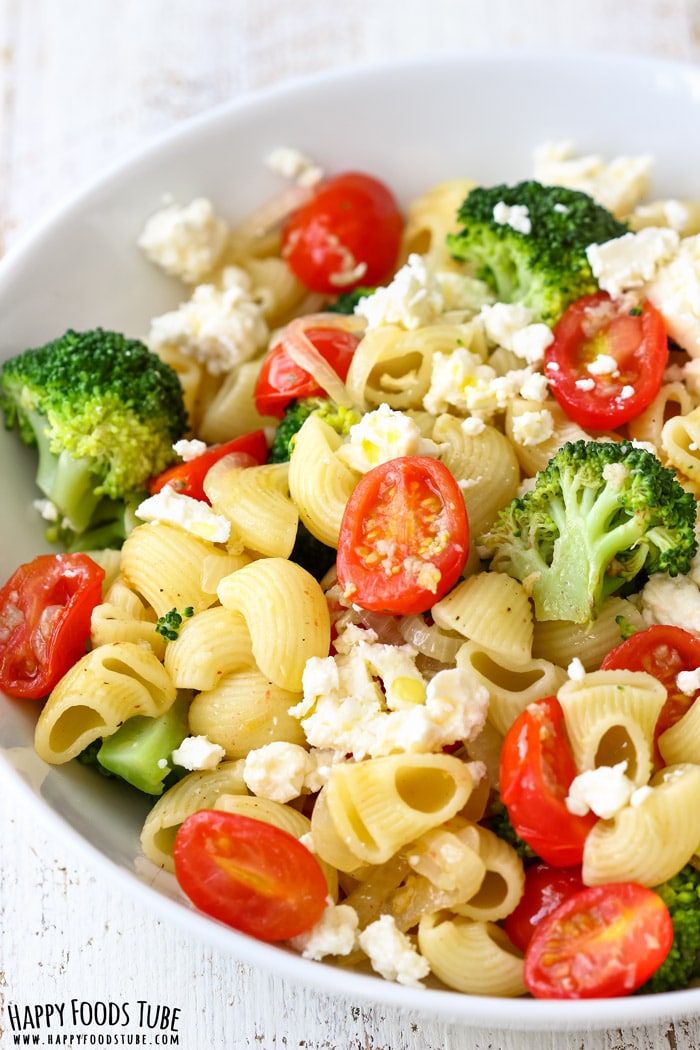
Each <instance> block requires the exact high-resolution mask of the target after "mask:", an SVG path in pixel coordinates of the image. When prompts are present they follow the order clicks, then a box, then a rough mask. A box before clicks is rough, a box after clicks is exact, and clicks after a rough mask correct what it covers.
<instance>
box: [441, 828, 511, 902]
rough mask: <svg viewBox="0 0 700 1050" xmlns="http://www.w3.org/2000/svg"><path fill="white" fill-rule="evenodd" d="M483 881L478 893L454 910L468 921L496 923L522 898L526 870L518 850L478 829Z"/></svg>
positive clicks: (495, 836)
mask: <svg viewBox="0 0 700 1050" xmlns="http://www.w3.org/2000/svg"><path fill="white" fill-rule="evenodd" d="M475 828H476V832H477V835H478V839H479V844H478V850H479V857H480V859H481V861H482V862H483V865H484V869H485V870H484V877H483V879H482V881H481V883H480V885H479V887H478V889H477V890H476V892H475V893H474V894H472V895H470V896H469V897H466V898H465V900H464V902H463V903H459V904H455V905H453V907H452V910H453V911H455V912H457V913H458V914H459V915H464V916H466V917H467V918H469V919H477V920H479V921H481V922H488V921H491V922H497V921H498V920H499V919H504V918H505V917H506V915H510V913H511V912H512V911H513V909H514V908H515V906H516V905H517V903H518V901H519V900H520V898H521V897H522V895H523V889H524V888H525V869H524V867H523V862H522V860H521V859H520V857H519V856H518V854H517V853H516V851H515V849H514V848H513V847H512V846H511V845H510V844H509V843H508V842H505V841H504V839H501V838H499V837H498V835H495V834H494V833H493V832H492V831H489V830H488V828H484V827H481V826H480V825H475Z"/></svg>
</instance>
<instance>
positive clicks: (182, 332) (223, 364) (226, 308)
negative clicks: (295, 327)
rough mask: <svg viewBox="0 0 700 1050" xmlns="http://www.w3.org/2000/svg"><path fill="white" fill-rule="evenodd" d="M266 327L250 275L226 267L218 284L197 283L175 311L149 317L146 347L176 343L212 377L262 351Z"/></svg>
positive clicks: (266, 334) (173, 344) (264, 343)
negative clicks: (187, 297) (150, 318)
mask: <svg viewBox="0 0 700 1050" xmlns="http://www.w3.org/2000/svg"><path fill="white" fill-rule="evenodd" d="M269 335H270V333H269V329H268V326H267V322H266V320H265V317H264V314H263V307H262V303H261V302H260V301H259V298H258V297H256V295H255V292H254V290H253V287H252V282H251V279H250V277H249V275H248V274H247V273H246V272H245V271H244V270H242V269H240V268H239V267H237V266H227V267H226V269H225V270H224V272H223V274H222V281H221V286H220V287H219V286H218V285H214V284H200V285H198V286H197V288H195V290H194V292H193V293H192V297H191V298H190V299H188V300H187V301H186V302H184V303H182V304H181V305H180V306H179V307H178V308H177V310H171V311H169V312H168V313H165V314H161V316H160V317H155V318H153V320H152V321H151V327H150V331H149V334H148V339H147V342H148V345H149V346H150V348H151V349H152V350H155V351H158V349H160V348H161V347H166V346H174V347H177V349H178V350H180V351H181V352H182V353H183V354H187V355H189V356H190V357H193V358H195V360H197V361H199V362H200V363H201V364H203V365H204V366H205V368H206V369H207V371H208V372H210V373H211V374H212V375H222V374H224V373H225V372H228V371H230V370H231V369H232V368H233V366H234V365H237V364H240V363H241V362H243V361H248V360H249V359H250V358H252V357H254V356H255V355H256V354H257V353H258V352H259V351H261V350H263V349H264V348H265V347H266V345H267V343H268V339H269Z"/></svg>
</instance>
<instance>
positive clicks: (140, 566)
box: [121, 522, 216, 616]
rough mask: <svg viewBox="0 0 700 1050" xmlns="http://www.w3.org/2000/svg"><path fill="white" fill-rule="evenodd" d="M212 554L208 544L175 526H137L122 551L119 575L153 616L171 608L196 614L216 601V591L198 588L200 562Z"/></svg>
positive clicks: (166, 524)
mask: <svg viewBox="0 0 700 1050" xmlns="http://www.w3.org/2000/svg"><path fill="white" fill-rule="evenodd" d="M214 550H215V548H214V545H213V544H212V543H209V542H208V541H207V540H202V539H200V538H199V537H198V536H193V535H192V534H191V533H189V532H186V531H185V530H184V529H180V528H178V527H177V525H170V524H168V523H167V522H152V523H149V524H147V525H139V526H138V527H137V528H135V529H134V531H133V532H132V533H130V535H129V536H127V538H126V540H125V542H124V546H123V547H122V562H121V564H122V574H123V576H124V579H125V581H126V582H127V583H128V585H129V586H130V587H132V588H133V590H135V591H136V592H137V593H138V594H140V595H142V596H143V598H144V599H145V600H146V601H147V602H148V604H149V605H150V606H151V607H152V608H153V609H155V611H156V615H157V616H164V615H165V614H166V613H167V612H169V611H170V610H171V609H173V608H175V609H184V608H186V607H191V608H193V609H194V611H195V612H200V611H201V610H202V609H207V608H209V606H210V605H213V604H214V602H215V601H216V590H214V591H206V590H205V589H204V587H203V584H202V567H203V563H204V559H205V558H206V557H207V556H208V555H210V554H211V553H212V552H213V551H214Z"/></svg>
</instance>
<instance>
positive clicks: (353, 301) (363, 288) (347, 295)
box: [323, 285, 376, 314]
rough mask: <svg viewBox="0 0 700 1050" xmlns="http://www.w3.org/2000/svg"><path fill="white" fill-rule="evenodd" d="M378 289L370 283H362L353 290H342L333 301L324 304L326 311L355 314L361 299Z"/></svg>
mask: <svg viewBox="0 0 700 1050" xmlns="http://www.w3.org/2000/svg"><path fill="white" fill-rule="evenodd" d="M375 290H376V289H374V288H372V287H370V286H369V285H360V286H359V287H357V288H353V289H352V291H351V292H341V293H340V295H339V296H338V297H337V298H336V299H335V300H334V302H332V303H325V304H324V307H323V309H324V312H325V313H329V314H353V313H354V312H355V307H356V306H357V304H358V303H359V301H360V299H366V298H367V296H368V295H372V293H373V292H374V291H375Z"/></svg>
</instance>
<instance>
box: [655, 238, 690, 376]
mask: <svg viewBox="0 0 700 1050" xmlns="http://www.w3.org/2000/svg"><path fill="white" fill-rule="evenodd" d="M644 290H645V294H646V296H647V298H648V299H649V301H650V302H651V303H653V305H654V306H655V307H656V308H657V310H659V312H660V313H661V314H663V317H664V321H665V322H666V330H667V332H668V334H669V336H670V337H671V339H673V340H674V341H675V342H676V343H678V345H679V346H680V347H681V348H682V349H683V350H687V352H688V353H689V354H690V355H691V357H700V234H696V235H695V236H694V237H685V238H684V239H683V240H681V241H680V244H679V245H678V250H677V251H676V253H675V254H674V256H673V258H671V259H670V260H669V261H668V262H667V263H665V264H664V265H663V266H660V267H659V269H658V270H657V271H656V274H655V276H654V278H653V280H651V281H650V282H649V283H648V284H647V285H646V286H645V289H644Z"/></svg>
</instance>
